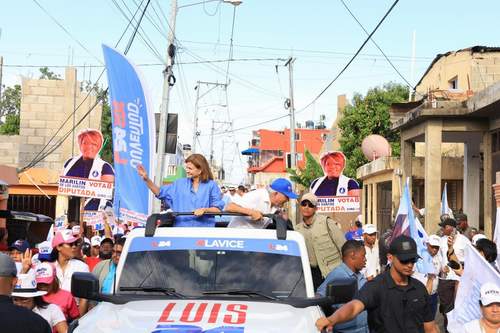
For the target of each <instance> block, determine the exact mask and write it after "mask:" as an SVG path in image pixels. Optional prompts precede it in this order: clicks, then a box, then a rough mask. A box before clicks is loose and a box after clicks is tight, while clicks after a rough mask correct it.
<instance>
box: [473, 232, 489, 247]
mask: <svg viewBox="0 0 500 333" xmlns="http://www.w3.org/2000/svg"><path fill="white" fill-rule="evenodd" d="M480 239H487V237H486V236H485V235H483V234H475V235H474V236H472V245H474V246H476V244H477V241H478V240H480Z"/></svg>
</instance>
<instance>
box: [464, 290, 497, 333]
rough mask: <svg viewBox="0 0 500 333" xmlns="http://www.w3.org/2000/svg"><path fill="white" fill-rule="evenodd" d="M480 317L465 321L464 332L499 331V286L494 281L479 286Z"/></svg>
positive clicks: (487, 332) (488, 332)
mask: <svg viewBox="0 0 500 333" xmlns="http://www.w3.org/2000/svg"><path fill="white" fill-rule="evenodd" d="M480 295H481V298H480V300H479V305H480V308H481V318H479V319H475V320H473V321H470V322H468V323H465V326H464V330H465V333H478V332H484V333H490V332H492V333H493V332H494V333H496V332H499V331H500V288H499V287H498V285H497V284H494V283H491V282H489V283H485V284H483V285H482V286H481V291H480Z"/></svg>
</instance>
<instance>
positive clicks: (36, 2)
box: [33, 0, 102, 64]
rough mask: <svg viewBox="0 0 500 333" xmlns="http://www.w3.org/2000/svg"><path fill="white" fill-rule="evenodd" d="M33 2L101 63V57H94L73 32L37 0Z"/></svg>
mask: <svg viewBox="0 0 500 333" xmlns="http://www.w3.org/2000/svg"><path fill="white" fill-rule="evenodd" d="M33 2H34V3H35V4H36V5H37V6H38V7H39V8H40V9H41V10H42V11H43V12H44V13H45V14H46V15H47V16H48V17H50V19H51V20H52V21H54V22H55V24H57V25H58V26H59V28H61V29H62V30H63V31H64V32H65V33H66V34H67V35H68V36H69V37H70V38H71V39H72V40H73V41H74V42H76V43H77V44H78V45H80V47H81V48H82V49H84V50H85V51H86V52H87V53H88V54H90V55H91V56H92V57H93V58H95V59H97V61H99V62H100V63H101V64H102V61H101V59H99V58H98V57H96V56H95V55H94V54H93V53H92V52H90V50H89V49H88V48H87V47H86V46H85V45H83V44H82V43H81V42H80V41H79V40H78V39H77V38H76V37H75V36H73V34H71V32H69V30H68V29H66V27H64V26H63V25H62V24H61V23H60V22H59V21H58V20H57V19H56V18H55V17H54V16H52V15H51V14H50V13H49V12H48V11H47V10H46V9H45V8H44V7H43V6H42V5H41V4H40V3H39V2H38V1H37V0H33Z"/></svg>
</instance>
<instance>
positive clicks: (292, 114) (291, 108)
mask: <svg viewBox="0 0 500 333" xmlns="http://www.w3.org/2000/svg"><path fill="white" fill-rule="evenodd" d="M294 62H295V58H292V57H290V58H289V59H288V61H287V62H286V63H285V66H288V74H289V81H290V97H289V99H288V101H287V106H288V110H289V112H290V168H291V169H294V168H295V167H296V166H297V154H296V153H295V105H294V101H293V63H294Z"/></svg>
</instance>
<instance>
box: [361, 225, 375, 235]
mask: <svg viewBox="0 0 500 333" xmlns="http://www.w3.org/2000/svg"><path fill="white" fill-rule="evenodd" d="M376 232H377V227H376V226H374V225H373V224H365V226H364V227H363V233H364V234H368V235H371V234H374V233H376Z"/></svg>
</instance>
